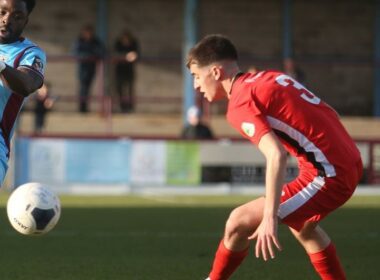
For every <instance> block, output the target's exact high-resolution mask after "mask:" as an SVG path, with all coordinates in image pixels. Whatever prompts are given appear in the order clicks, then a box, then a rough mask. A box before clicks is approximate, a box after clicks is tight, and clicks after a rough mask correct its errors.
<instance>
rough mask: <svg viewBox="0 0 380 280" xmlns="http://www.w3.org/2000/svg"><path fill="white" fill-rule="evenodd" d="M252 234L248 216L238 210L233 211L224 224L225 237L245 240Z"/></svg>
mask: <svg viewBox="0 0 380 280" xmlns="http://www.w3.org/2000/svg"><path fill="white" fill-rule="evenodd" d="M251 233H252V228H251V226H250V223H249V217H248V215H247V214H246V213H245V212H244V211H243V210H242V209H240V208H236V209H234V210H233V211H232V212H231V214H230V216H229V217H228V220H227V222H226V229H225V235H226V237H227V238H231V237H233V236H235V237H236V236H237V237H241V238H246V237H248V236H250V235H251Z"/></svg>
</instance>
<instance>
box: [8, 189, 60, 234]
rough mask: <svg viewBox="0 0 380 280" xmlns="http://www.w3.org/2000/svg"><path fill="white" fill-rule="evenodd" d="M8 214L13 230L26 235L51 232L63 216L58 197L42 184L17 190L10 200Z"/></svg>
mask: <svg viewBox="0 0 380 280" xmlns="http://www.w3.org/2000/svg"><path fill="white" fill-rule="evenodd" d="M7 214H8V218H9V221H10V223H11V225H12V226H13V228H14V229H15V230H17V231H18V232H20V233H22V234H25V235H41V234H44V233H47V232H49V231H51V230H52V229H53V228H54V226H55V225H56V224H57V223H58V220H59V217H60V216H61V203H60V201H59V198H58V196H57V195H56V194H55V193H54V192H53V191H52V190H50V189H49V188H48V187H47V186H45V185H42V184H40V183H27V184H24V185H21V186H19V187H18V188H16V189H15V190H14V191H13V192H12V194H11V196H10V197H9V199H8V203H7Z"/></svg>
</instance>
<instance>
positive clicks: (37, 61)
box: [32, 56, 44, 72]
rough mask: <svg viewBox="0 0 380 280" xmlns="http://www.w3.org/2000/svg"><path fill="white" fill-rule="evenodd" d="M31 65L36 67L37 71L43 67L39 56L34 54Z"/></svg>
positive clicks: (40, 70)
mask: <svg viewBox="0 0 380 280" xmlns="http://www.w3.org/2000/svg"><path fill="white" fill-rule="evenodd" d="M32 67H33V68H34V69H36V70H37V71H38V72H42V70H43V68H44V65H43V63H42V60H41V58H39V57H38V56H36V57H35V58H34V61H33V64H32Z"/></svg>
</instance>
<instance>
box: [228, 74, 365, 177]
mask: <svg viewBox="0 0 380 280" xmlns="http://www.w3.org/2000/svg"><path fill="white" fill-rule="evenodd" d="M227 119H228V121H229V122H230V124H231V125H232V126H233V127H234V128H235V129H237V130H238V131H239V132H240V133H241V134H242V135H243V136H244V137H246V138H248V139H249V140H250V141H251V142H252V143H254V144H256V145H257V144H258V143H259V141H260V139H261V137H262V136H263V135H264V134H266V133H268V132H269V131H273V132H274V133H275V134H276V135H277V136H278V137H279V139H280V141H281V143H282V144H283V145H284V147H285V149H286V150H287V151H288V152H289V153H290V154H291V155H293V156H295V157H296V158H297V160H298V163H299V168H300V173H301V174H309V175H311V176H316V175H319V176H323V177H334V176H337V175H342V174H345V173H346V172H350V171H351V170H352V168H353V166H355V164H356V163H357V162H358V161H359V160H360V153H359V151H358V149H357V147H356V145H355V143H354V142H353V140H352V139H351V137H350V136H349V134H348V133H347V131H346V129H345V128H344V127H343V125H342V124H341V122H340V120H339V117H338V115H337V113H336V112H335V111H334V110H333V109H332V108H331V107H330V106H329V105H327V104H326V103H324V102H323V101H321V99H320V98H318V97H317V96H315V95H314V94H313V93H311V92H310V91H309V90H307V89H306V88H305V87H304V86H303V85H301V84H300V83H298V82H297V81H295V80H294V79H293V78H291V77H289V76H287V75H285V74H284V73H281V72H277V71H263V72H259V73H257V74H250V73H246V74H242V75H240V76H238V77H237V78H236V80H235V81H234V83H233V85H232V89H231V96H230V101H229V105H228V111H227Z"/></svg>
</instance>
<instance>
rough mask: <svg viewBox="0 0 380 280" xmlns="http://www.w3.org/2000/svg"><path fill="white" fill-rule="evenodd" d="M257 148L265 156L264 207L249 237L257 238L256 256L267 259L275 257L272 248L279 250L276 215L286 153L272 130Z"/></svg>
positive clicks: (263, 137)
mask: <svg viewBox="0 0 380 280" xmlns="http://www.w3.org/2000/svg"><path fill="white" fill-rule="evenodd" d="M258 148H259V150H260V151H261V152H262V153H263V154H264V156H265V158H266V177H265V207H264V213H263V220H262V221H261V223H260V225H259V227H258V228H257V230H256V232H255V233H254V234H253V235H252V236H251V237H250V239H254V238H257V241H256V248H255V252H256V257H260V255H261V256H262V257H263V259H264V260H267V259H268V257H269V256H270V257H271V258H274V257H275V254H274V248H273V245H274V246H275V247H277V249H279V250H281V245H280V243H279V241H278V237H277V225H278V217H277V211H278V207H279V204H280V197H281V191H282V184H283V179H284V174H285V167H286V159H287V153H286V151H285V149H284V148H283V146H282V144H281V142H280V141H279V139H278V138H277V136H276V135H275V134H274V133H273V132H268V133H266V134H265V135H264V136H262V138H261V139H260V142H259V145H258Z"/></svg>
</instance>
